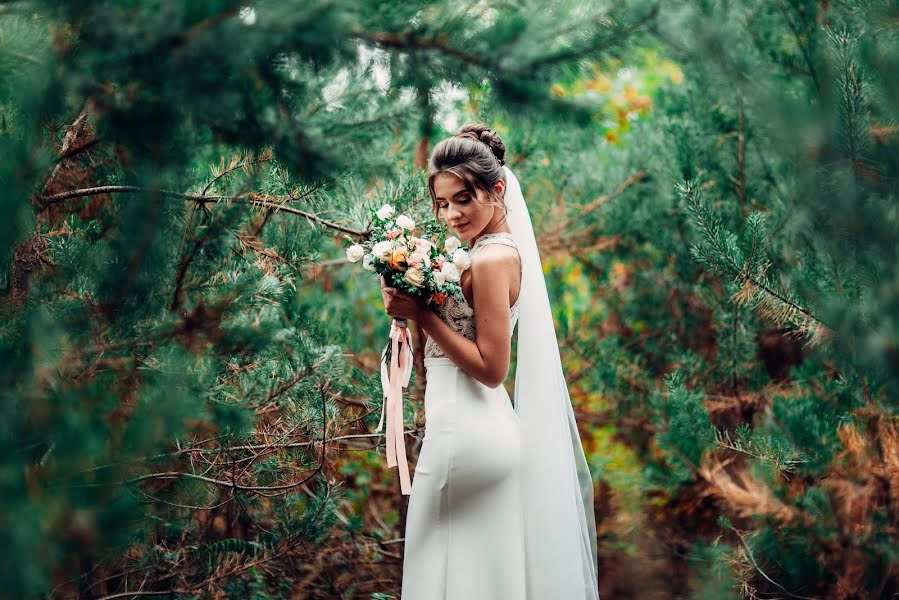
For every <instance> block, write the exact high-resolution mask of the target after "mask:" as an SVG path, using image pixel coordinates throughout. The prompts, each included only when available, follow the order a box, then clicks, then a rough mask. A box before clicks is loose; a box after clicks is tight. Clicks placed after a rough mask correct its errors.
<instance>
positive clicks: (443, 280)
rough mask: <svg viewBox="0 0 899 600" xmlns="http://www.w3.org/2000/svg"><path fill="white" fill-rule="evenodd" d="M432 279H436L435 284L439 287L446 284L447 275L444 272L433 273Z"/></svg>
mask: <svg viewBox="0 0 899 600" xmlns="http://www.w3.org/2000/svg"><path fill="white" fill-rule="evenodd" d="M431 277H433V278H434V284H435V285H437V287H440V286H441V285H443V284H444V283H446V275H444V274H443V271H432V272H431Z"/></svg>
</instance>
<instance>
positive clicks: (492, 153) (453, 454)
mask: <svg viewBox="0 0 899 600" xmlns="http://www.w3.org/2000/svg"><path fill="white" fill-rule="evenodd" d="M504 163H505V146H504V144H503V142H502V140H501V139H500V138H499V136H498V135H497V134H496V132H494V131H493V130H491V129H490V128H489V127H487V126H486V125H483V124H479V123H475V124H470V125H466V126H465V127H463V128H462V129H461V130H460V132H459V133H457V134H456V135H455V136H453V137H451V138H448V139H446V140H443V141H442V142H440V143H439V144H437V145H436V146H435V147H434V150H433V152H432V154H431V159H430V165H429V179H428V186H429V188H430V191H431V197H432V200H433V202H434V208H435V212H436V213H437V216H438V218H439V219H442V220H443V221H445V222H446V223H447V225H448V226H449V227H450V228H452V230H453V232H454V234H455V235H456V237H458V238H459V239H460V240H462V241H463V242H467V243H468V244H469V246H470V251H469V255H470V257H471V267H470V268H469V269H467V270H466V271H464V272H463V276H462V279H461V281H460V284H461V287H462V293H463V296H464V299H463V300H462V301H457V300H456V299H455V298H452V297H449V298H447V299H446V300H445V301H444V302H443V304H441V305H439V307H437V309H436V310H432V309H430V308H428V307H425V306H424V305H422V304H421V303H419V302H418V301H417V300H416V299H415V298H413V297H412V296H409V295H407V294H404V293H403V292H400V291H399V290H396V289H394V288H388V287H385V288H383V290H382V293H383V296H384V303H385V307H386V309H387V313H388V314H389V315H391V316H393V317H398V318H405V319H412V320H415V321H417V322H418V323H419V325H420V326H421V329H422V331H423V332H424V333H425V334H426V335H427V341H426V343H425V360H424V364H425V369H426V379H427V391H426V393H425V419H426V425H425V435H424V439H423V444H422V448H421V453H420V455H419V458H418V463H417V465H416V468H415V473H414V478H413V481H412V490H411V496H410V498H409V510H408V513H407V518H406V536H405V550H404V561H403V583H402V598H403V599H404V600H563V599H564V600H598V598H599V595H598V592H597V581H596V528H595V522H594V517H593V502H592V496H593V488H592V480H590V476H589V472H588V471H587V466H586V461H585V459H584V454H583V449H582V447H581V443H580V439H579V437H578V432H577V427H576V423H575V422H574V415H573V411H572V410H571V402H570V399H569V398H568V391H567V386H566V384H565V380H564V377H563V376H562V371H561V362H560V360H559V358H558V357H559V352H558V343H557V341H556V338H555V330H554V329H553V325H552V316H551V313H550V312H549V303H548V299H547V296H546V284H545V282H544V280H543V272H542V268H541V266H540V258H539V253H538V252H537V249H536V242H535V241H534V235H533V228H532V226H531V223H530V218H529V216H528V214H527V208H526V206H525V204H524V201H523V198H522V195H521V189H520V187H519V185H518V182H517V180H516V179H515V177H514V175H513V174H512V172H511V171H510V170H509V169H508V168H506V167H504ZM520 315H521V322H520V324H519V346H518V358H517V360H518V368H517V371H516V386H515V403H514V406H513V403H512V401H511V399H510V398H509V395H508V393H507V392H506V389H505V387H504V386H503V382H504V381H505V379H506V376H507V374H508V371H509V364H510V356H511V338H512V331H513V329H514V328H515V325H516V322H518V320H519V316H520Z"/></svg>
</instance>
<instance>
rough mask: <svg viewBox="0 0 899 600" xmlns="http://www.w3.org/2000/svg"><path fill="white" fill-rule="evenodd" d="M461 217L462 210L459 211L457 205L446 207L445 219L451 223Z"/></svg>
mask: <svg viewBox="0 0 899 600" xmlns="http://www.w3.org/2000/svg"><path fill="white" fill-rule="evenodd" d="M461 218H462V211H460V210H459V209H458V208H457V207H454V206H448V207H447V208H446V220H447V221H449V222H450V223H451V224H452V223H456V222H458V221H459V220H460V219H461Z"/></svg>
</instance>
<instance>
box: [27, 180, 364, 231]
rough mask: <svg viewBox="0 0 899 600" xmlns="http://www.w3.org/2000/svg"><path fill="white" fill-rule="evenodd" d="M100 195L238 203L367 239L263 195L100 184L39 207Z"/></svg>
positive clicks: (45, 200) (48, 198) (55, 196)
mask: <svg viewBox="0 0 899 600" xmlns="http://www.w3.org/2000/svg"><path fill="white" fill-rule="evenodd" d="M100 194H159V195H160V196H165V197H170V198H181V199H183V200H193V201H194V202H196V203H197V204H200V205H204V204H207V203H211V202H238V203H243V204H251V205H253V206H261V207H264V208H268V209H271V210H274V211H278V212H286V213H289V214H292V215H298V216H301V217H305V218H306V219H309V220H311V221H315V222H317V223H320V224H321V225H324V226H325V227H329V228H331V229H335V230H337V231H341V232H343V233H347V234H349V235H353V236H357V237H360V238H364V237H367V236H368V233H369V232H368V231H367V230H362V229H353V228H351V227H346V226H344V225H340V224H338V223H334V222H332V221H328V220H327V219H323V218H321V217H319V216H318V215H314V214H312V213H309V212H306V211H303V210H300V209H298V208H293V207H291V206H285V205H284V204H278V203H279V202H287V201H289V200H292V198H291V197H289V196H288V197H268V196H263V197H262V198H259V197H253V196H203V195H197V194H186V193H183V192H175V191H172V190H154V189H150V188H142V187H138V186H130V185H104V186H99V187H92V188H82V189H79V190H69V191H67V192H60V193H58V194H53V195H50V196H43V197H42V199H43V207H44V208H47V207H48V206H52V205H54V204H58V203H60V202H64V201H65V200H69V199H71V198H80V197H83V196H99V195H100Z"/></svg>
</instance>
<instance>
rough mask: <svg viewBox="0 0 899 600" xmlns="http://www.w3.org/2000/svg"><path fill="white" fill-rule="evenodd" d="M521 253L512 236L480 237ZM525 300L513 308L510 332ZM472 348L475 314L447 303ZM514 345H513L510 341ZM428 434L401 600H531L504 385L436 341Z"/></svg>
mask: <svg viewBox="0 0 899 600" xmlns="http://www.w3.org/2000/svg"><path fill="white" fill-rule="evenodd" d="M487 244H503V245H507V246H512V247H516V248H517V246H516V244H515V242H514V241H513V239H512V236H511V235H510V234H508V233H502V232H500V233H493V234H487V235H484V236H482V237H480V238H479V239H478V240H477V241H476V242H475V244H474V245H473V246H472V248H471V251H470V254H471V255H472V256H474V255H475V254H477V252H478V250H479V249H480V248H483V247H484V246H485V245H487ZM520 296H521V294H520V293H519V299H516V301H515V303H514V304H513V305H512V306H511V308H510V309H509V318H510V321H511V325H512V327H511V329H512V330H514V328H515V324H516V321H517V319H518V306H519V300H520ZM438 314H439V315H440V318H441V319H442V320H443V321H445V322H446V323H448V324H449V325H450V327H452V328H453V329H454V330H455V331H458V332H459V333H461V334H462V335H464V336H465V337H466V338H468V339H470V340H474V337H475V330H474V311H473V310H472V308H471V307H470V306H469V305H468V303H467V302H466V301H465V300H464V299H463V300H462V301H457V300H456V299H455V298H453V297H449V298H447V299H446V301H445V302H444V303H443V304H442V305H440V307H439V309H438ZM510 343H511V339H510ZM424 364H425V369H426V377H427V392H426V393H425V418H426V425H425V435H424V441H423V444H422V448H421V453H420V455H419V458H418V463H417V465H416V467H415V473H414V477H413V480H412V493H411V495H410V497H409V510H408V512H407V517H406V541H405V551H404V558H403V584H402V599H403V600H523V599H524V598H526V596H525V584H526V579H527V578H526V561H525V532H524V520H523V519H524V516H523V515H524V512H523V506H522V487H521V485H522V480H521V460H522V454H523V452H522V445H521V444H522V441H521V440H522V437H521V431H520V428H519V419H518V415H517V414H516V412H515V410H514V409H513V406H512V402H511V399H510V398H509V394H508V393H507V392H506V389H505V387H504V386H502V385H500V386H498V387H495V388H490V387H487V386H486V385H484V384H483V383H481V382H479V381H478V380H476V379H474V378H473V377H471V376H469V375H467V374H466V373H464V372H463V371H462V370H460V369H459V368H458V367H457V366H456V365H455V364H453V362H452V361H451V360H450V359H449V358H447V357H446V355H445V354H444V353H443V351H442V350H441V349H440V347H439V346H438V345H437V344H436V343H435V342H434V341H433V340H431V339H428V340H427V343H426V345H425V359H424Z"/></svg>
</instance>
